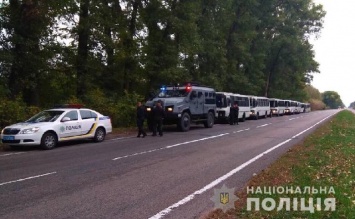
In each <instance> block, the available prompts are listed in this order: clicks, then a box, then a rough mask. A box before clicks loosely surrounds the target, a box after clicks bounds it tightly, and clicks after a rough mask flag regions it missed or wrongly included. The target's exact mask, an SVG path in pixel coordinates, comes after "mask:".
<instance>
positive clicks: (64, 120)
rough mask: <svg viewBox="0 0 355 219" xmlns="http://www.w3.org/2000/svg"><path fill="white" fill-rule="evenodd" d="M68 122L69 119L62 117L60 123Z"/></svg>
mask: <svg viewBox="0 0 355 219" xmlns="http://www.w3.org/2000/svg"><path fill="white" fill-rule="evenodd" d="M68 121H70V118H69V117H63V119H62V122H68Z"/></svg>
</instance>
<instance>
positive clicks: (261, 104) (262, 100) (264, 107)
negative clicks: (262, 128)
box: [249, 96, 271, 119]
mask: <svg viewBox="0 0 355 219" xmlns="http://www.w3.org/2000/svg"><path fill="white" fill-rule="evenodd" d="M249 97H250V112H251V114H250V117H252V118H254V119H259V117H260V116H263V117H265V118H267V116H271V113H270V101H269V99H268V98H267V97H257V96H249Z"/></svg>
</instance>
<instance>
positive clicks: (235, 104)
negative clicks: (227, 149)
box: [233, 102, 239, 125]
mask: <svg viewBox="0 0 355 219" xmlns="http://www.w3.org/2000/svg"><path fill="white" fill-rule="evenodd" d="M233 108H234V112H235V116H234V119H235V120H234V123H235V124H237V125H239V123H238V121H239V106H238V104H237V102H234V107H233Z"/></svg>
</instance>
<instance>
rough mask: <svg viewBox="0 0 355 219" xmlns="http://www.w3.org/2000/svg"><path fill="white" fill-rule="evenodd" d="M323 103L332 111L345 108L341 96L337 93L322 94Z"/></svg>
mask: <svg viewBox="0 0 355 219" xmlns="http://www.w3.org/2000/svg"><path fill="white" fill-rule="evenodd" d="M322 97H323V102H324V103H325V105H326V106H327V107H329V108H331V109H337V108H339V107H344V104H343V101H342V100H341V98H340V95H339V94H338V93H337V92H335V91H325V92H324V93H322Z"/></svg>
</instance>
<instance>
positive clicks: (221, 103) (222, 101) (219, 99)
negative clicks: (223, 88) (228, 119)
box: [216, 94, 227, 108]
mask: <svg viewBox="0 0 355 219" xmlns="http://www.w3.org/2000/svg"><path fill="white" fill-rule="evenodd" d="M216 106H217V107H219V108H222V107H227V98H226V96H225V95H223V94H216Z"/></svg>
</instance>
